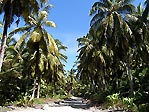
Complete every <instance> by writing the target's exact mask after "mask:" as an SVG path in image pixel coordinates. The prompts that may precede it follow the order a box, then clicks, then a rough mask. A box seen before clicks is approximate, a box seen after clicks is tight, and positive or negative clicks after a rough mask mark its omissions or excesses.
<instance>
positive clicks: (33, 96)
mask: <svg viewBox="0 0 149 112" xmlns="http://www.w3.org/2000/svg"><path fill="white" fill-rule="evenodd" d="M35 92H36V77H35V78H34V85H33V92H32V97H31V99H30V101H31V100H33V99H34V98H35Z"/></svg>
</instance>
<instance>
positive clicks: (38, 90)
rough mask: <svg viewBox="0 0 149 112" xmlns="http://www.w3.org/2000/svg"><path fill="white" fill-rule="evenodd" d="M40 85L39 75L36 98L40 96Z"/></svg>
mask: <svg viewBox="0 0 149 112" xmlns="http://www.w3.org/2000/svg"><path fill="white" fill-rule="evenodd" d="M40 86H41V75H40V76H39V78H38V86H37V98H39V97H40Z"/></svg>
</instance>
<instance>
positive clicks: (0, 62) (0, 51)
mask: <svg viewBox="0 0 149 112" xmlns="http://www.w3.org/2000/svg"><path fill="white" fill-rule="evenodd" d="M10 6H11V4H10V2H9V1H8V2H7V4H6V5H5V15H4V16H5V23H4V31H3V37H2V43H1V48H0V72H1V70H2V65H3V59H4V54H5V49H6V41H7V30H8V26H9V23H10V21H9V20H10ZM6 9H7V10H6Z"/></svg>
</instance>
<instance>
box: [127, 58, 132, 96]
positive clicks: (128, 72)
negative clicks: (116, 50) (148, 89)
mask: <svg viewBox="0 0 149 112" xmlns="http://www.w3.org/2000/svg"><path fill="white" fill-rule="evenodd" d="M126 68H127V69H126V72H127V76H128V78H129V86H130V94H131V96H133V76H132V72H131V68H130V61H129V59H128V60H127V66H126Z"/></svg>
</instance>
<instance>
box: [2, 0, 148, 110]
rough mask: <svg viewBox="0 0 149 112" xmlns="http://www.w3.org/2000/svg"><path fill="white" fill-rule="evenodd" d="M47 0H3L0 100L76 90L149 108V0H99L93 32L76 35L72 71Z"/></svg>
mask: <svg viewBox="0 0 149 112" xmlns="http://www.w3.org/2000/svg"><path fill="white" fill-rule="evenodd" d="M48 3H49V2H48V1H47V0H32V1H30V0H29V1H28V0H27V1H23V0H19V1H17V0H16V1H14V0H7V1H5V0H1V4H0V13H1V14H4V22H3V23H0V26H1V28H2V29H3V33H2V34H1V35H0V36H1V38H0V42H1V48H0V71H1V73H0V101H1V102H0V105H6V104H10V103H12V102H17V103H19V104H22V105H25V104H26V103H28V102H32V101H34V100H35V98H40V97H42V98H49V97H57V96H58V97H61V98H62V97H63V98H64V97H69V96H70V95H76V96H80V97H84V98H90V99H92V100H93V101H95V102H96V103H100V104H102V105H104V106H105V107H106V108H108V107H112V108H122V109H123V110H126V111H142V112H147V111H149V110H148V108H149V88H148V87H149V80H148V79H149V75H148V73H149V62H148V60H149V39H148V35H149V16H148V13H149V8H148V7H149V1H148V0H146V1H144V3H145V4H146V5H145V7H144V8H143V7H142V5H141V4H140V5H139V6H134V5H133V4H131V0H99V1H97V2H95V3H94V4H93V5H92V7H91V10H90V16H91V17H92V19H91V22H90V29H89V32H88V33H87V34H86V35H85V36H83V37H81V38H78V39H77V41H78V44H79V48H78V53H79V54H78V59H77V60H76V62H75V64H74V67H73V68H72V69H71V70H70V71H68V72H66V71H65V69H64V66H65V63H66V62H67V56H66V55H65V54H63V53H62V51H63V50H66V49H67V47H66V46H64V45H63V44H62V42H60V41H59V40H58V39H55V38H54V37H52V35H51V34H50V33H51V32H48V30H47V28H51V27H56V24H55V23H54V22H53V21H50V20H48V14H49V10H50V9H51V8H52V5H51V4H48ZM18 4H19V5H18ZM24 4H25V5H24ZM8 9H9V10H8ZM16 17H17V20H16V21H15V19H16ZM22 21H23V23H24V25H23V26H21V27H18V28H15V29H14V30H12V31H11V32H9V33H8V28H9V27H11V25H12V24H14V22H15V23H16V24H17V25H18V24H19V22H22ZM3 24H4V25H3ZM7 33H8V35H7ZM15 34H19V35H20V38H19V39H18V40H16V37H15V36H16V35H15ZM104 106H103V107H104Z"/></svg>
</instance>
